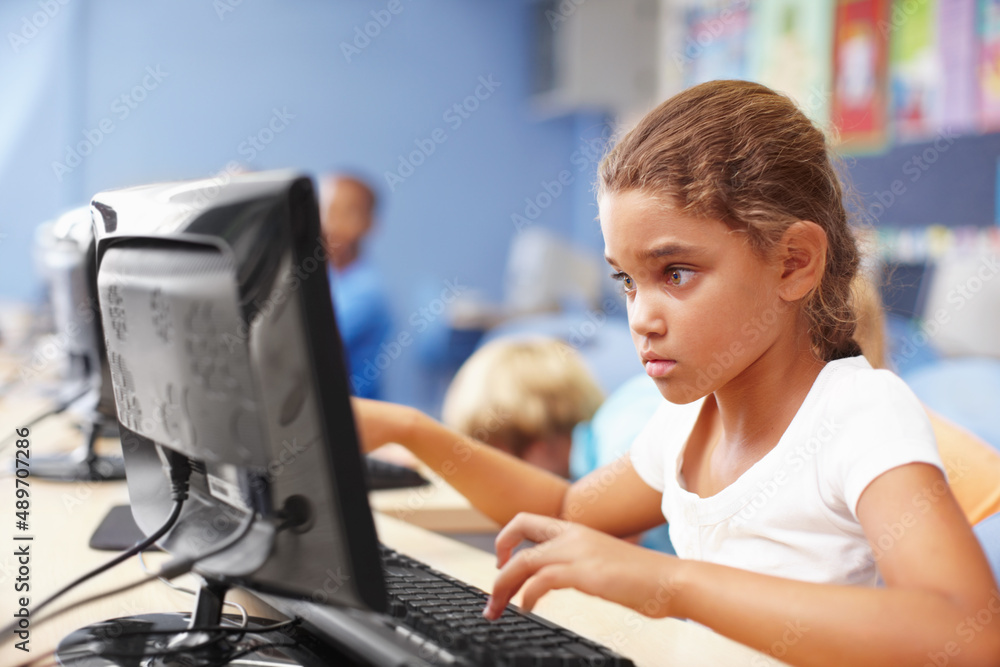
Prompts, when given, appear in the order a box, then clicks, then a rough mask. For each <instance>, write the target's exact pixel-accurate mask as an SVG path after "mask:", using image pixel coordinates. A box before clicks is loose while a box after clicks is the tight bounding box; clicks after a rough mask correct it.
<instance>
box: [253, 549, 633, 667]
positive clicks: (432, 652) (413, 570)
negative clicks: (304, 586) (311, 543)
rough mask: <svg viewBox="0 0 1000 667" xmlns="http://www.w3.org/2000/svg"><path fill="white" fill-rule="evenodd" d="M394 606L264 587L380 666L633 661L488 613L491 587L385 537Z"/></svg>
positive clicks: (539, 621) (323, 637)
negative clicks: (380, 609)
mask: <svg viewBox="0 0 1000 667" xmlns="http://www.w3.org/2000/svg"><path fill="white" fill-rule="evenodd" d="M379 548H380V551H381V556H382V566H383V570H384V572H385V580H386V581H385V583H386V589H387V591H388V595H389V604H388V613H386V614H378V613H375V612H370V611H365V610H361V609H350V608H347V607H335V606H330V605H322V604H315V603H311V602H304V601H299V600H291V599H289V598H284V597H279V596H273V595H267V594H263V593H258V594H257V595H258V596H259V597H261V598H263V599H264V600H265V601H266V602H268V603H269V604H271V605H272V606H273V607H275V608H276V609H278V610H280V611H281V612H282V613H284V614H285V615H286V616H288V617H296V616H297V617H299V618H300V619H302V624H303V627H304V628H305V629H306V630H307V631H309V632H310V633H311V634H312V636H313V637H315V638H316V639H317V640H319V641H322V642H325V643H326V644H328V645H329V646H331V647H332V648H333V649H335V650H337V651H340V652H342V653H344V654H345V655H347V656H349V657H350V658H351V659H352V660H354V661H355V663H356V664H362V665H377V666H378V667H432V666H446V667H521V666H526V667H549V666H554V667H634V663H633V662H632V661H631V660H629V659H628V658H625V657H623V656H621V655H618V654H616V653H614V652H613V651H611V650H610V649H608V648H607V647H605V646H603V645H601V644H598V643H596V642H594V641H591V640H589V639H586V638H584V637H581V636H580V635H577V634H576V633H574V632H572V631H571V630H568V629H566V628H563V627H560V626H558V625H556V624H555V623H552V622H550V621H547V620H545V619H543V618H541V617H540V616H535V615H534V614H528V613H524V612H522V611H520V610H518V609H517V608H516V607H513V606H509V607H508V608H507V609H506V610H505V611H504V613H503V615H502V616H501V617H500V618H499V619H497V620H496V621H488V620H486V619H485V618H483V609H484V608H485V606H486V593H484V592H483V591H481V590H479V589H478V588H475V587H474V586H470V585H468V584H466V583H464V582H462V581H459V580H457V579H454V578H453V577H449V576H448V575H446V574H443V573H441V572H438V571H437V570H434V569H432V568H431V567H429V566H428V565H426V564H424V563H421V562H420V561H418V560H415V559H413V558H410V557H409V556H405V555H403V554H400V553H399V552H397V551H394V550H392V549H390V548H388V547H386V546H383V545H380V547H379Z"/></svg>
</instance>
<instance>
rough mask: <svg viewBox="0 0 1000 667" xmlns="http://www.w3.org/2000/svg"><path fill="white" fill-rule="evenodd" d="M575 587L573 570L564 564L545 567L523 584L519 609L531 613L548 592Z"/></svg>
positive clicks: (570, 566)
mask: <svg viewBox="0 0 1000 667" xmlns="http://www.w3.org/2000/svg"><path fill="white" fill-rule="evenodd" d="M575 586H576V582H575V577H574V569H573V566H572V565H568V564H566V563H556V564H554V565H546V566H545V567H543V568H542V569H540V570H539V571H538V572H536V573H535V576H533V577H531V578H530V579H528V581H527V583H525V584H524V594H523V596H522V597H521V609H523V610H524V611H531V610H532V609H534V608H535V603H537V602H538V600H539V599H540V598H541V597H542V596H543V595H545V594H546V593H548V592H549V591H553V590H557V589H560V588H574V587H575Z"/></svg>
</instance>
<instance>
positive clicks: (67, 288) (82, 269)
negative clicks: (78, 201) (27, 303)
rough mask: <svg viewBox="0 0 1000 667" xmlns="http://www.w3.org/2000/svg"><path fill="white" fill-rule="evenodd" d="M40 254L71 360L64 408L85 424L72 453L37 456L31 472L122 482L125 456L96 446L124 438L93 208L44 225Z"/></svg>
mask: <svg viewBox="0 0 1000 667" xmlns="http://www.w3.org/2000/svg"><path fill="white" fill-rule="evenodd" d="M35 254H36V262H37V264H38V267H39V269H40V270H41V272H42V274H43V276H44V279H45V282H46V285H47V287H48V294H49V305H50V306H51V309H52V320H53V324H54V327H55V331H54V337H53V341H52V347H53V348H54V349H55V350H57V351H60V352H61V353H62V354H63V355H64V356H65V364H64V369H63V373H62V376H61V378H60V379H61V383H62V386H61V388H60V392H59V397H58V398H59V404H60V406H63V407H64V409H65V410H66V411H67V412H70V413H73V414H74V415H75V416H76V417H77V419H79V420H80V425H81V428H82V430H83V432H84V438H83V441H82V442H81V443H80V445H79V446H78V447H76V448H75V449H74V450H73V451H71V452H69V453H66V454H52V455H47V456H41V457H36V459H35V460H33V461H32V471H31V473H32V475H33V476H36V477H40V478H47V479H60V480H81V479H84V480H111V479H122V478H123V477H124V476H125V473H124V469H123V466H122V460H121V457H120V456H110V455H101V454H98V453H97V451H96V448H95V444H96V442H97V438H98V437H99V436H102V435H103V436H117V435H118V423H117V420H116V418H115V399H114V393H113V392H112V389H111V373H110V369H109V367H108V360H107V354H106V352H105V350H104V336H103V333H102V332H101V321H100V313H99V312H98V308H97V276H96V265H95V263H94V229H93V224H92V222H91V217H90V207H89V206H81V207H78V208H75V209H71V210H69V211H67V212H66V213H64V214H63V215H61V216H60V217H59V218H58V219H57V220H56V221H55V222H52V223H47V224H45V225H42V226H41V227H40V228H39V229H38V231H37V233H36V235H35Z"/></svg>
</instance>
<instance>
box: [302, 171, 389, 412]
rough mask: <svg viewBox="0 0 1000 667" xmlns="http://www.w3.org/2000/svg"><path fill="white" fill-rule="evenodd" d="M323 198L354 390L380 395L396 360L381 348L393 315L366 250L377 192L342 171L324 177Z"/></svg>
mask: <svg viewBox="0 0 1000 667" xmlns="http://www.w3.org/2000/svg"><path fill="white" fill-rule="evenodd" d="M320 199H321V205H322V206H321V211H322V232H323V244H324V246H325V247H326V253H327V258H328V260H329V276H330V290H331V296H332V298H333V310H334V313H335V314H336V317H337V327H338V328H339V329H340V336H341V339H342V342H343V347H344V352H345V355H346V357H347V358H346V362H347V366H348V374H349V377H350V384H351V391H352V393H353V394H354V395H356V396H361V397H363V398H379V397H380V396H381V389H382V374H383V373H384V371H385V369H386V368H387V367H388V365H389V361H391V360H390V358H389V357H388V355H385V354H384V353H383V352H382V351H381V347H382V346H383V344H384V343H385V341H386V338H388V336H389V333H390V330H391V329H392V317H391V315H390V309H389V302H388V299H387V298H386V294H385V289H384V288H383V286H382V280H381V276H380V275H379V273H378V271H377V270H376V269H375V267H374V266H373V265H372V264H371V262H370V261H369V260H368V259H367V258H366V257H365V256H364V255H363V252H362V243H363V241H364V239H365V237H366V236H367V235H368V233H369V232H370V231H371V228H372V223H373V220H374V215H375V208H376V204H377V200H376V196H375V192H374V191H373V190H372V188H371V187H369V186H368V185H367V184H366V183H365V182H364V181H362V180H361V179H359V178H357V177H355V176H350V175H344V174H337V175H334V176H330V177H327V178H325V179H324V180H323V181H322V183H321V186H320ZM380 355H382V356H383V357H385V359H382V358H381V357H380Z"/></svg>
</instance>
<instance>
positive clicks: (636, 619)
mask: <svg viewBox="0 0 1000 667" xmlns="http://www.w3.org/2000/svg"><path fill="white" fill-rule="evenodd" d="M53 422H54V423H52V424H49V425H45V426H39V427H38V428H36V429H33V430H32V434H31V440H32V451H33V452H34V451H36V450H37V451H38V452H39V453H40V452H42V451H44V450H50V451H51V450H52V449H53V447H44V446H43V445H45V444H47V443H56V442H63V443H65V444H64V445H63V446H62V447H60V448H64V449H70V448H72V446H73V445H74V444H75V443H76V442H77V441H78V440H77V439H76V438H78V437H79V436H78V434H76V433H75V432H73V431H72V430H71V429H68V427H67V425H66V424H65V423H63V424H62V425H60V424H59V423H58V422H57V420H53ZM9 457H10V453H9V451H8V452H7V453H6V454H4V455H3V456H2V457H0V458H2V459H3V460H5V461H6V460H7V459H8V458H9ZM30 483H31V486H30V489H31V509H30V518H29V523H30V528H29V530H28V531H25V532H24V533H23V534H30V535H33V536H34V540H33V541H32V542H31V543H30V544H31V574H30V576H31V581H30V583H31V597H32V600H33V601H35V602H37V601H39V600H41V599H43V598H44V597H46V596H47V595H48V594H49V593H51V592H53V591H55V590H56V589H57V588H58V587H60V586H61V585H63V584H64V583H66V582H67V581H69V580H70V579H72V578H73V577H75V576H77V575H78V574H80V573H82V572H85V571H87V570H89V569H91V568H92V567H94V566H96V565H98V564H100V563H102V562H104V561H106V560H107V559H108V558H110V557H111V554H110V553H109V552H104V551H95V550H92V549H90V548H89V547H87V542H88V540H89V538H90V535H91V534H92V533H93V531H94V529H95V528H96V527H97V525H98V524H99V523H100V521H101V519H103V517H104V515H105V514H106V512H107V511H108V509H109V508H110V507H111V506H113V505H116V504H122V503H125V502H127V501H128V495H127V491H126V488H125V484H124V482H115V483H104V484H97V483H87V482H84V483H67V484H64V483H55V482H44V481H41V480H30ZM13 503H14V480H13V478H11V477H5V478H3V479H2V480H0V507H2V508H5V509H6V511H4V512H2V513H0V514H2V515H3V520H2V526H3V527H2V529H0V540H2V543H0V554H2V556H0V610H2V611H0V615H2V617H3V618H4V619H9V618H11V614H12V613H13V610H14V604H15V601H16V598H17V597H18V594H15V592H14V590H13V585H14V580H15V578H16V577H17V568H16V565H17V564H16V561H15V558H14V556H13V551H14V549H13V545H14V541H13V536H14V533H15V532H16V533H18V534H21V533H20V531H16V530H15V528H14V521H15V517H14V516H13V514H14V512H13ZM376 524H377V527H378V531H379V536H380V539H381V540H382V541H383V542H384V543H386V544H387V545H389V546H391V547H393V548H395V549H397V550H399V551H402V552H404V553H408V554H411V555H413V556H415V557H416V558H418V559H420V560H423V561H425V562H427V563H428V564H430V565H432V566H433V567H436V568H438V569H440V570H442V571H444V572H446V573H449V574H451V575H452V576H455V577H458V578H460V579H463V580H465V581H468V582H470V583H473V584H475V585H477V586H479V587H480V588H484V589H487V590H488V589H489V588H490V587H491V585H492V582H493V578H494V576H495V573H496V570H495V567H494V558H493V556H491V555H489V554H487V553H485V552H482V551H479V550H477V549H473V548H472V547H469V546H467V545H463V544H460V543H458V542H455V541H453V540H450V539H448V538H445V537H443V536H440V535H437V534H434V533H430V532H428V531H427V530H425V529H423V528H421V527H419V526H415V525H412V524H408V523H406V522H404V521H401V520H399V519H397V518H393V517H390V516H385V515H381V514H376ZM164 559H165V556H164V555H163V554H151V555H150V556H149V557H148V562H149V563H150V565H151V566H153V567H155V566H156V564H158V563H160V562H162V561H163V560H164ZM141 576H142V571H141V569H140V567H139V564H138V562H137V560H136V559H132V560H130V561H128V562H126V563H123V564H122V565H120V566H119V567H118V568H117V569H116V570H114V571H112V572H111V573H108V574H106V575H103V576H101V577H98V578H97V579H96V580H95V581H91V582H88V583H87V584H85V585H83V586H81V587H80V588H79V589H77V590H76V591H74V592H73V593H70V594H69V595H67V596H66V597H65V598H64V599H63V600H62V602H60V603H57V605H58V606H62V605H63V604H65V603H67V602H69V601H71V600H76V599H80V598H82V597H85V596H88V595H91V594H93V593H96V592H99V591H102V590H106V589H107V588H108V587H111V586H114V585H118V584H121V583H124V582H127V581H131V580H133V579H138V578H140V577H141ZM184 579H187V580H188V581H186V582H185V581H184ZM180 583H186V584H187V585H188V586H189V587H190V586H192V585H193V583H192V582H191V581H190V578H187V577H186V578H183V579H182V580H181V581H180ZM229 599H235V600H237V601H239V602H241V603H243V604H245V606H247V608H248V611H249V612H250V613H251V614H253V615H258V616H263V617H271V618H277V616H276V615H275V612H273V610H271V609H270V608H269V607H268V606H266V605H264V604H263V603H262V602H260V601H259V600H257V599H256V598H254V597H253V596H252V595H251V594H249V593H247V592H245V591H233V592H232V593H230V597H229ZM192 604H193V600H192V598H191V597H190V596H188V595H185V594H183V593H178V592H176V591H173V590H171V589H169V588H168V587H166V586H165V585H163V584H160V583H152V584H148V585H146V586H143V587H141V588H138V589H135V590H133V591H130V592H128V593H126V594H123V595H120V596H117V597H115V598H111V599H107V600H101V601H99V602H96V603H92V604H90V605H88V606H86V607H82V608H79V609H76V610H74V611H72V612H70V613H67V614H65V615H63V616H60V617H58V618H57V619H55V620H54V621H52V622H50V623H45V624H42V625H39V626H37V627H33V628H32V629H31V640H30V644H29V645H30V648H31V653H30V654H24V653H23V652H21V651H18V650H16V649H14V648H13V646H12V645H11V644H9V643H8V644H6V645H4V646H3V647H0V664H2V665H12V664H17V663H18V662H20V661H23V660H25V659H26V658H28V657H37V656H40V655H42V654H43V653H44V652H46V651H48V650H50V649H52V648H53V647H54V646H55V645H56V643H58V641H59V640H60V639H61V638H62V637H63V636H64V635H66V634H67V633H68V632H70V631H71V630H73V629H75V628H77V627H80V626H83V625H86V624H88V623H91V622H94V621H97V620H102V619H108V618H114V617H118V616H125V615H132V614H137V613H145V612H152V611H171V610H183V611H187V610H190V609H191V607H192ZM536 611H537V613H539V614H540V615H542V616H545V617H546V618H549V619H551V620H553V621H556V622H558V623H560V624H562V625H564V626H566V627H569V628H570V629H572V630H574V631H576V632H578V633H580V634H581V635H584V636H587V637H590V638H592V639H595V640H597V641H600V642H602V643H604V644H606V645H608V646H610V647H612V648H613V649H615V650H617V651H618V652H620V653H622V654H624V655H627V656H629V657H631V658H632V659H633V660H635V662H636V664H637V665H647V666H650V667H652V666H654V665H685V666H693V667H699V666H704V667H725V666H727V665H734V666H735V665H739V666H750V665H760V664H768V665H778V664H779V663H778V662H777V661H775V660H773V659H771V658H767V657H765V656H763V655H762V654H760V653H757V652H755V651H753V650H751V649H748V648H746V647H744V646H741V645H740V644H737V643H735V642H733V641H730V640H728V639H726V638H724V637H721V636H719V635H716V634H715V633H713V632H711V631H710V630H708V629H706V628H703V627H701V626H698V625H695V624H692V623H686V622H683V621H678V620H675V619H662V620H651V619H648V618H645V617H643V616H639V615H637V614H635V613H633V612H630V611H628V610H625V609H623V608H621V607H619V606H617V605H614V604H612V603H609V602H605V601H603V600H598V599H595V598H592V597H589V596H586V595H584V594H582V593H579V592H577V591H571V590H567V591H554V592H552V593H550V594H549V595H547V596H546V597H544V598H543V599H542V600H541V602H540V603H539V605H538V608H537V610H536ZM762 660H767V661H768V662H762ZM43 664H47V663H43Z"/></svg>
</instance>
